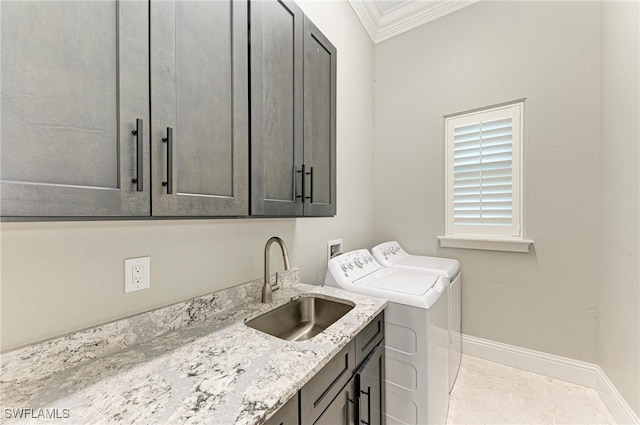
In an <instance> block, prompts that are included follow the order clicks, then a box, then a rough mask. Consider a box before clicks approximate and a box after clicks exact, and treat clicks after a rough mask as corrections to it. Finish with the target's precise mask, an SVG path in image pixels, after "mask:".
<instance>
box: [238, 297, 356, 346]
mask: <svg viewBox="0 0 640 425" xmlns="http://www.w3.org/2000/svg"><path fill="white" fill-rule="evenodd" d="M352 308H353V305H351V304H347V301H342V302H340V301H333V300H328V299H325V298H319V297H315V296H312V295H305V296H301V297H300V298H296V299H292V300H291V301H289V302H288V303H286V304H284V305H281V306H280V307H278V308H275V309H273V310H270V311H268V312H266V313H264V314H262V315H260V316H258V317H256V318H254V319H251V320H248V321H247V322H246V325H247V326H249V327H250V328H253V329H257V330H259V331H260V332H264V333H266V334H269V335H273V336H275V337H278V338H281V339H285V340H287V341H304V340H306V339H309V338H313V337H314V336H316V335H317V334H319V333H320V332H322V331H323V330H325V329H326V328H328V327H329V326H331V325H332V324H333V323H335V322H336V321H337V320H338V319H340V318H341V317H342V316H344V315H345V314H347V313H348V312H349V311H350V310H351V309H352Z"/></svg>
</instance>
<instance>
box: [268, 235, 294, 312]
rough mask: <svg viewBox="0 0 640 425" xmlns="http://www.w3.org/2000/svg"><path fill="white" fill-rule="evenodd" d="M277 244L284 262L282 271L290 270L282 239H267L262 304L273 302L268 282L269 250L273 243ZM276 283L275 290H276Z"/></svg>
mask: <svg viewBox="0 0 640 425" xmlns="http://www.w3.org/2000/svg"><path fill="white" fill-rule="evenodd" d="M274 242H275V243H277V244H278V245H279V246H280V250H281V251H282V260H283V262H284V269H285V270H291V264H290V263H289V252H288V251H287V245H286V244H285V243H284V241H283V240H282V239H280V238H279V237H277V236H273V237H271V238H269V240H268V241H267V244H266V245H265V246H264V284H263V285H262V302H263V303H270V302H271V301H272V300H273V297H272V288H271V282H270V278H269V276H270V274H271V273H269V250H270V249H271V245H273V243H274ZM278 288H279V287H278V286H277V282H276V287H275V289H278Z"/></svg>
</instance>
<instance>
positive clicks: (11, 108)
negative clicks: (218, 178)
mask: <svg viewBox="0 0 640 425" xmlns="http://www.w3.org/2000/svg"><path fill="white" fill-rule="evenodd" d="M0 7H1V8H2V13H1V17H2V86H1V87H0V90H1V92H2V125H1V127H2V134H1V136H0V139H1V150H2V156H1V158H2V159H1V162H2V163H1V165H0V170H1V171H0V179H1V180H2V183H1V185H2V187H1V189H0V190H1V193H2V202H1V205H2V207H1V210H0V214H1V215H2V216H3V217H24V216H30V217H50V216H57V217H87V216H147V215H149V212H150V196H149V187H150V181H149V168H150V167H149V166H148V164H149V145H148V135H149V122H150V119H149V118H150V116H149V84H148V71H149V65H148V63H149V61H148V58H149V50H148V27H149V25H148V24H149V19H148V4H147V3H146V2H121V3H119V2H117V1H101V2H76V1H70V2H46V1H45V2H23V1H6V2H5V1H3V2H2V3H1V4H0ZM138 119H140V120H142V121H141V122H138V121H137V120H138ZM137 123H139V125H138V127H140V128H139V129H138V131H139V133H138V135H137V136H136V135H133V134H132V131H134V130H136V124H137ZM137 143H141V145H140V148H141V149H140V150H138V149H137V147H138V145H137ZM138 155H140V156H142V158H141V161H140V164H142V165H143V166H142V167H138ZM133 179H139V180H137V182H136V183H133V182H132V180H133ZM138 189H142V190H140V191H139V190H138Z"/></svg>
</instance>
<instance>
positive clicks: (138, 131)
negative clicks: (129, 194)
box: [131, 118, 144, 192]
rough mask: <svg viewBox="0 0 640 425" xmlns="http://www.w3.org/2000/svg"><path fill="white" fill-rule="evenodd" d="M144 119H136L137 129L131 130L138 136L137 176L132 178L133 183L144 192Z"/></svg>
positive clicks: (137, 189)
mask: <svg viewBox="0 0 640 425" xmlns="http://www.w3.org/2000/svg"><path fill="white" fill-rule="evenodd" d="M142 123H143V122H142V119H140V118H138V119H136V129H135V130H131V134H133V135H134V136H136V177H134V178H132V179H131V183H135V184H136V191H138V192H142V190H143V185H142V180H143V176H144V174H143V173H144V168H143V167H144V158H143V154H142V152H143V149H142V148H143V143H144V127H143V125H142Z"/></svg>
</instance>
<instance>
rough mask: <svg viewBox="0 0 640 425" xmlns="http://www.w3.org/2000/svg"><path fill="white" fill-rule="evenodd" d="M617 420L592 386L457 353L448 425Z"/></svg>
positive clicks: (582, 424) (591, 423)
mask: <svg viewBox="0 0 640 425" xmlns="http://www.w3.org/2000/svg"><path fill="white" fill-rule="evenodd" d="M471 424H580V425H594V424H611V425H613V424H616V422H615V419H614V418H613V416H611V413H610V412H609V410H608V409H607V407H606V406H605V405H604V403H603V402H602V399H601V398H600V396H599V395H598V393H597V392H596V391H595V390H594V389H591V388H586V387H582V386H580V385H575V384H571V383H568V382H565V381H561V380H558V379H553V378H549V377H546V376H542V375H537V374H535V373H531V372H526V371H523V370H520V369H516V368H513V367H509V366H503V365H500V364H497V363H493V362H489V361H486V360H481V359H478V358H475V357H470V356H464V355H463V356H462V365H461V367H460V372H459V374H458V379H457V381H456V384H455V386H454V388H453V391H452V393H451V400H450V402H449V418H448V420H447V425H471Z"/></svg>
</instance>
